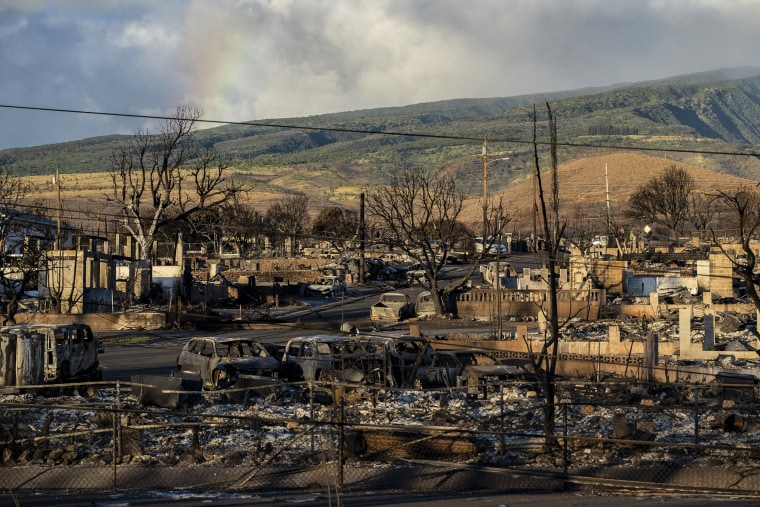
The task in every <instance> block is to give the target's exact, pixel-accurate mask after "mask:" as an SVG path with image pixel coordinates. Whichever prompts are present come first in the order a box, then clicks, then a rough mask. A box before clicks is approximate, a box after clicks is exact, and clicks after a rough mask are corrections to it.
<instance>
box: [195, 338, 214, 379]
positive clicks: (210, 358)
mask: <svg viewBox="0 0 760 507" xmlns="http://www.w3.org/2000/svg"><path fill="white" fill-rule="evenodd" d="M214 345H215V344H214V342H213V341H211V340H203V347H202V348H201V351H200V354H198V355H197V356H195V357H197V358H198V370H199V372H200V374H201V378H202V379H203V380H211V378H212V373H213V371H214V367H215V366H216V363H218V362H219V358H218V357H217V355H216V349H215V348H214Z"/></svg>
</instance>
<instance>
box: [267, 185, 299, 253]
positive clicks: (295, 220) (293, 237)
mask: <svg viewBox="0 0 760 507" xmlns="http://www.w3.org/2000/svg"><path fill="white" fill-rule="evenodd" d="M308 211H309V196H307V195H306V194H303V193H298V194H293V195H287V196H285V197H283V198H282V199H280V200H278V201H277V202H275V203H274V204H273V205H272V206H270V207H269V209H268V210H267V212H266V215H264V223H265V227H266V229H267V234H268V235H269V237H270V238H272V243H274V244H279V245H280V247H281V248H282V250H283V252H284V251H285V245H284V243H285V239H288V240H290V248H289V250H290V252H289V253H290V255H294V254H295V252H296V250H297V247H298V239H299V238H300V237H301V236H302V235H303V234H304V233H305V232H306V229H307V226H308V224H309V215H308Z"/></svg>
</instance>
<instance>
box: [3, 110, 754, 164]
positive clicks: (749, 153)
mask: <svg viewBox="0 0 760 507" xmlns="http://www.w3.org/2000/svg"><path fill="white" fill-rule="evenodd" d="M0 108H4V109H20V110H28V111H44V112H53V113H69V114H85V115H96V116H112V117H120V118H137V119H147V120H177V119H183V118H178V117H177V116H171V115H168V116H163V115H147V114H136V113H114V112H107V111H88V110H84V109H64V108H55V107H40V106H21V105H13V104H0ZM193 121H194V122H196V123H209V124H215V125H240V126H250V127H265V128H281V129H293V130H311V131H324V132H341V133H349V134H368V135H383V136H396V137H420V138H430V139H448V140H455V141H473V142H482V141H483V137H482V136H478V137H473V136H461V135H447V134H432V133H421V132H397V131H392V130H373V129H359V128H347V127H326V126H311V125H299V124H295V123H294V124H291V123H276V122H267V121H229V120H208V119H203V118H197V119H193ZM488 141H489V142H498V143H514V144H529V145H533V144H537V145H542V146H544V145H550V144H552V142H551V141H540V140H533V139H530V140H526V139H515V138H499V137H490V136H489V138H488ZM555 144H556V146H563V147H568V148H598V149H608V150H631V151H656V152H668V153H692V154H702V155H729V156H739V157H758V158H760V152H756V151H727V150H696V149H687V148H663V147H653V146H638V145H636V146H633V145H611V144H594V143H572V142H567V141H565V142H563V141H558V142H556V143H555Z"/></svg>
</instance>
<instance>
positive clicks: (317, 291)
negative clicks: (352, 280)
mask: <svg viewBox="0 0 760 507" xmlns="http://www.w3.org/2000/svg"><path fill="white" fill-rule="evenodd" d="M346 289H347V286H346V281H345V280H343V278H341V277H339V276H331V275H324V276H320V277H319V278H317V279H316V280H314V282H312V283H310V284H309V285H307V286H306V295H307V296H327V297H338V296H342V295H343V293H344V292H346Z"/></svg>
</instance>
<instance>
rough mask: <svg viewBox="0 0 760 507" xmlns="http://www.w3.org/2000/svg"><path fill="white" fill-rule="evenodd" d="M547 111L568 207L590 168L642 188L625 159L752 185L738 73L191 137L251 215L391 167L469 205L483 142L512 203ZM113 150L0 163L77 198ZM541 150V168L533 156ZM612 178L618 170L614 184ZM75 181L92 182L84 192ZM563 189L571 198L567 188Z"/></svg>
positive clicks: (377, 176)
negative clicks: (420, 176)
mask: <svg viewBox="0 0 760 507" xmlns="http://www.w3.org/2000/svg"><path fill="white" fill-rule="evenodd" d="M546 102H548V103H549V104H550V105H551V107H552V110H553V112H554V114H555V116H556V118H557V125H558V137H559V139H558V140H559V142H560V143H561V144H560V147H559V160H560V162H565V163H564V164H563V171H564V170H565V167H566V166H567V167H577V172H578V176H577V178H575V179H577V180H578V184H577V185H576V184H574V183H568V189H563V193H565V192H567V194H568V195H567V198H566V199H565V198H564V195H563V200H564V201H566V202H570V201H572V200H574V199H581V198H580V197H574V196H576V195H577V196H581V195H582V196H584V197H583V199H588V196H589V195H594V196H596V197H595V198H594V199H593V200H598V199H600V198H601V200H602V201H604V192H603V190H604V186H603V183H604V180H603V175H599V173H594V171H600V170H601V169H600V166H599V164H601V161H602V160H607V161H608V162H607V165H608V171H609V181H610V192H611V198H612V196H613V195H616V193H618V189H617V187H616V185H622V184H623V183H622V182H623V180H626V181H629V180H631V181H629V182H630V183H633V182H635V181H639V182H640V181H644V180H646V179H647V174H648V173H647V171H646V170H645V167H647V164H648V163H645V162H644V160H648V159H656V157H644V156H643V155H638V156H635V157H634V155H635V154H636V153H649V154H652V155H658V156H662V157H667V160H666V159H665V158H663V159H662V162H660V161H658V162H656V163H655V162H652V163H651V165H654V166H657V167H660V168H664V167H666V166H668V165H670V164H673V163H679V164H684V165H686V166H688V167H690V168H691V169H690V170H694V171H697V170H698V169H699V168H702V169H707V170H711V171H714V173H711V174H713V176H710V177H707V176H706V177H705V182H707V181H708V180H710V179H716V178H717V177H718V176H716V175H715V173H720V174H723V175H732V176H738V177H743V178H748V179H753V180H760V157H756V156H741V155H731V154H729V153H735V152H737V153H750V152H752V151H753V150H756V147H757V145H758V144H760V69H758V68H750V67H748V68H740V69H722V70H718V71H714V72H707V73H700V74H691V75H687V76H676V77H673V78H668V79H663V80H658V81H650V82H642V83H626V84H619V85H614V86H610V87H605V88H596V89H583V90H571V91H563V92H554V93H548V94H534V95H526V96H519V97H508V98H492V99H457V100H448V101H441V102H433V103H426V104H415V105H409V106H404V107H395V108H381V109H371V110H362V111H350V112H344V113H338V114H331V115H321V116H313V117H307V118H291V119H283V120H271V121H262V122H256V124H254V125H224V126H220V127H215V128H209V129H205V130H202V131H199V132H198V138H199V140H200V141H201V142H202V143H204V144H206V145H215V146H216V147H217V148H218V150H219V151H220V153H221V154H222V156H223V157H224V158H225V159H226V160H227V161H228V163H229V165H230V166H231V171H230V174H232V175H234V177H235V179H236V181H238V182H243V183H247V184H248V185H250V186H251V187H252V188H253V189H254V190H255V191H256V193H255V195H256V200H255V202H256V205H257V206H258V207H262V206H265V205H266V204H267V203H269V202H271V200H272V199H274V198H276V196H278V195H282V194H283V193H287V192H293V191H303V192H306V193H308V194H309V195H310V196H311V197H312V202H313V203H314V205H315V207H317V208H318V207H321V206H324V205H327V204H328V203H330V202H332V203H342V204H346V205H349V206H355V205H356V198H357V196H358V194H359V193H360V192H361V190H362V189H363V188H364V187H365V186H366V185H373V184H378V183H383V182H384V181H387V176H388V174H390V173H392V172H394V171H397V170H398V168H399V167H402V166H415V165H418V166H427V167H434V168H437V169H439V170H441V171H445V172H447V173H448V174H451V175H453V176H454V177H456V178H457V180H458V181H459V182H460V184H461V185H462V187H463V190H464V191H465V192H466V194H467V195H468V196H469V197H470V198H471V199H473V200H475V201H477V199H478V198H479V197H480V195H481V194H482V159H481V156H480V152H481V145H482V140H483V138H485V137H487V138H488V146H489V161H490V164H489V167H488V182H489V192H491V193H493V194H495V193H498V192H500V191H507V192H509V193H512V192H514V190H511V189H514V188H519V185H520V184H521V182H526V181H529V180H530V175H531V173H532V144H531V140H532V137H533V128H534V121H533V116H534V111H535V112H536V113H537V116H538V120H537V122H536V127H537V133H538V140H539V142H542V143H545V142H546V141H547V140H548V139H547V126H546V120H545V118H546V105H545V103H546ZM274 125H279V126H281V127H275V126H274ZM296 126H302V127H306V128H293V127H296ZM125 141H126V137H125V136H104V137H98V138H92V139H84V140H82V141H77V142H71V143H63V144H56V145H47V146H40V147H35V148H24V149H11V150H3V151H0V164H3V165H5V166H7V167H8V168H10V170H11V171H13V172H14V173H15V174H23V175H29V176H32V175H40V176H44V177H46V178H47V177H49V175H50V174H52V171H53V170H54V168H55V167H56V166H59V167H60V170H61V173H62V175H63V177H64V181H68V182H69V188H68V191H74V190H76V191H78V192H86V191H85V190H84V189H89V191H97V193H98V195H99V194H102V193H103V192H104V190H106V188H105V187H104V185H106V184H107V180H108V178H105V177H104V175H103V174H102V173H103V172H106V171H108V169H109V168H110V160H111V156H112V153H113V152H114V151H116V150H117V149H118V148H119V147H120V146H121V145H122V144H123V143H124V142H125ZM636 149H642V150H658V149H662V150H677V151H663V152H659V151H654V152H652V151H646V152H644V151H640V152H637V151H636ZM540 151H541V157H542V159H541V164H542V167H543V168H547V167H548V162H547V161H546V157H547V156H548V155H547V153H546V152H548V148H547V147H546V145H545V144H542V145H541V146H540ZM588 157H590V158H588ZM631 157H634V158H631ZM642 157H643V158H642ZM507 159H508V160H507ZM634 159H635V160H636V162H635V163H634V162H624V161H626V160H634ZM584 160H586V161H585V162H584ZM612 160H616V161H617V162H615V163H612V162H610V161H612ZM619 167H626V169H624V170H622V172H621V173H619V174H618V173H617V171H619V170H620V169H619ZM568 170H569V169H568ZM87 174H95V175H97V176H96V177H94V178H93V179H91V180H90V179H89V178H88V177H87V176H86V175H87ZM568 174H569V173H568ZM613 175H614V176H613ZM568 177H569V176H568ZM720 178H721V179H724V178H723V176H720ZM85 180H90V181H91V182H92V185H87V184H85V183H84V181H85ZM570 181H574V179H572V178H571V180H570ZM523 184H525V183H523ZM575 186H578V188H579V189H580V190H578V191H575V190H571V189H572V188H574V187H575ZM626 188H628V187H626ZM599 192H602V193H601V194H600V193H599ZM619 192H620V193H621V195H623V194H625V192H629V193H630V189H629V190H624V189H622V188H621V189H620V190H619ZM523 194H524V191H523V193H522V194H521V196H522V195H523ZM78 195H81V194H78ZM528 195H532V194H530V193H528Z"/></svg>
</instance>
